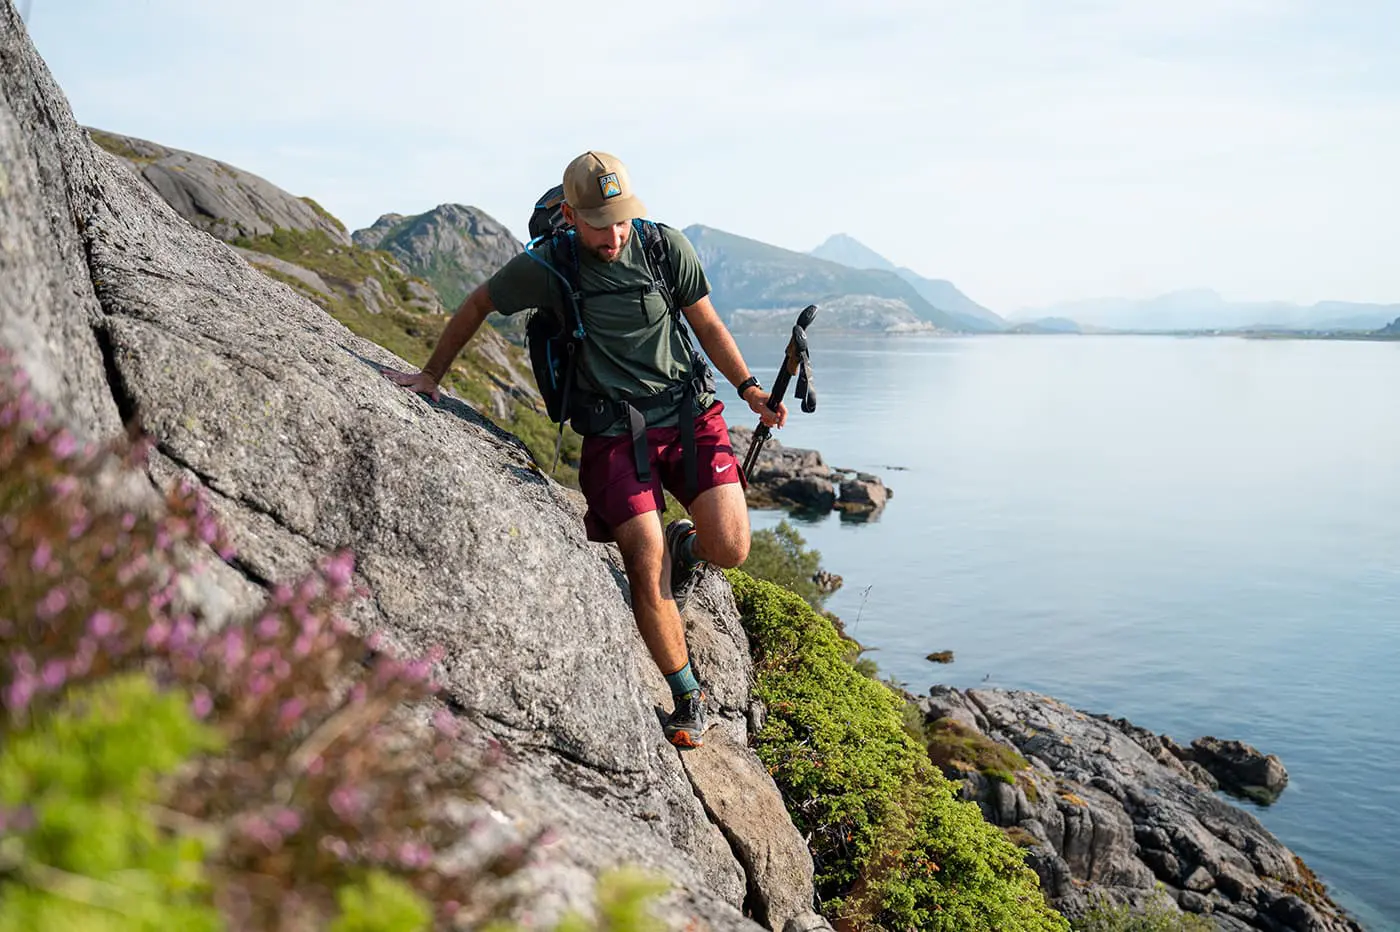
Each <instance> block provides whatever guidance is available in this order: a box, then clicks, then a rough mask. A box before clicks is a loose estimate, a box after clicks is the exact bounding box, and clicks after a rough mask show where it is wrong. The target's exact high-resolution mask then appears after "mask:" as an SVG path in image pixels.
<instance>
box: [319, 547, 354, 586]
mask: <svg viewBox="0 0 1400 932" xmlns="http://www.w3.org/2000/svg"><path fill="white" fill-rule="evenodd" d="M323 572H324V573H325V574H326V579H327V580H328V581H329V582H330V583H331V585H333V586H336V587H337V588H340V587H344V586H348V585H349V584H350V577H351V575H352V574H353V573H354V572H355V555H354V554H353V553H351V552H350V551H348V550H342V551H340V552H339V553H337V554H336V555H335V556H333V557H331V558H330V559H329V560H327V561H326V565H325V568H324V570H323Z"/></svg>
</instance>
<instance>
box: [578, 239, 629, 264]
mask: <svg viewBox="0 0 1400 932" xmlns="http://www.w3.org/2000/svg"><path fill="white" fill-rule="evenodd" d="M630 242H632V237H630V236H629V237H627V239H625V240H623V241H622V243H621V245H619V246H618V247H617V252H615V253H613V254H612V255H611V256H605V255H603V252H602V247H595V246H584V247H583V248H584V249H586V250H587V251H588V253H589V254H590V255H591V256H593V258H595V259H597V260H598V261H599V262H616V261H617V260H618V259H621V258H622V254H623V253H624V252H626V251H627V244H628V243H630Z"/></svg>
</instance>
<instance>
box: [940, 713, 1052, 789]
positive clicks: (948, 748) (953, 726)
mask: <svg viewBox="0 0 1400 932" xmlns="http://www.w3.org/2000/svg"><path fill="white" fill-rule="evenodd" d="M924 737H925V742H926V746H927V748H928V756H929V760H931V761H933V763H934V764H936V765H938V766H939V767H945V768H946V767H956V766H958V765H965V766H967V767H970V768H971V769H973V770H976V771H977V772H978V773H981V774H983V775H984V776H987V777H990V778H991V779H993V780H1000V781H1001V782H1002V783H1009V784H1011V785H1012V786H1015V785H1016V776H1015V774H1016V772H1017V771H1021V770H1027V769H1029V768H1030V762H1029V761H1027V760H1026V759H1025V758H1024V757H1022V756H1021V755H1020V754H1019V753H1017V751H1016V749H1015V748H1011V747H1007V746H1006V745H1004V744H1002V743H1001V742H999V741H993V740H992V739H991V738H988V737H987V736H986V735H984V734H982V733H981V732H980V731H977V730H976V729H972V728H968V727H966V726H965V725H962V724H960V723H958V722H956V721H954V720H953V719H951V718H940V719H938V720H937V721H935V722H932V723H930V724H929V725H927V726H925V728H924Z"/></svg>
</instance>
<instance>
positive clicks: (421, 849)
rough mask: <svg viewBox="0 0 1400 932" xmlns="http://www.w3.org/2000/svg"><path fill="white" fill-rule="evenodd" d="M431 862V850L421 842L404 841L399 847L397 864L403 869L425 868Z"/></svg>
mask: <svg viewBox="0 0 1400 932" xmlns="http://www.w3.org/2000/svg"><path fill="white" fill-rule="evenodd" d="M432 862H433V850H432V849H431V848H429V847H428V846H427V845H425V844H423V843H422V842H416V841H406V842H403V843H402V844H401V845H399V863H400V864H402V865H403V866H404V867H427V866H428V865H429V864H431V863H432Z"/></svg>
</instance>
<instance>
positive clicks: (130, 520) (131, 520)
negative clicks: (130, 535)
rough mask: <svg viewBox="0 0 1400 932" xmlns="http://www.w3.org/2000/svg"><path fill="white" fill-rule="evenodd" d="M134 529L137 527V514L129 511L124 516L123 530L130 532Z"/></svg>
mask: <svg viewBox="0 0 1400 932" xmlns="http://www.w3.org/2000/svg"><path fill="white" fill-rule="evenodd" d="M134 527H136V513H135V512H132V511H128V512H126V513H125V514H123V515H122V530H123V531H127V532H130V531H131V529H132V528H134Z"/></svg>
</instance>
